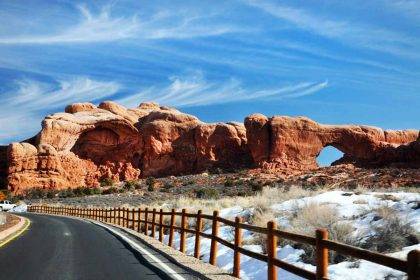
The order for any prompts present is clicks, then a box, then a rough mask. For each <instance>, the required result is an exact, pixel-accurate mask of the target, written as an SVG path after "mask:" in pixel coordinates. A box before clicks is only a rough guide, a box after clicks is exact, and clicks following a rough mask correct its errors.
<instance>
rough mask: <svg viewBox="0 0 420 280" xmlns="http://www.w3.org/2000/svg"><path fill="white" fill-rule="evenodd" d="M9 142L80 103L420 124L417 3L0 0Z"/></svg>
mask: <svg viewBox="0 0 420 280" xmlns="http://www.w3.org/2000/svg"><path fill="white" fill-rule="evenodd" d="M0 98H1V100H2V102H1V103H0V143H2V144H5V143H9V142H11V141H17V140H21V139H25V138H27V137H30V136H32V135H34V134H35V133H37V131H39V129H40V122H41V120H42V118H43V117H44V116H45V115H46V114H49V113H53V112H57V111H62V110H63V109H64V107H65V105H67V104H69V103H72V102H81V101H91V102H94V103H99V102H100V101H102V100H114V101H117V102H120V103H122V104H124V105H126V106H132V107H134V106H137V105H138V104H139V103H141V102H142V101H148V100H154V101H158V102H159V103H162V104H165V105H171V106H175V107H177V108H179V109H180V110H182V111H185V112H188V113H191V114H194V115H196V116H198V117H199V118H200V119H201V120H203V121H206V122H216V121H231V120H234V121H243V118H244V117H245V116H246V115H248V114H251V113H254V112H260V113H263V114H266V115H274V114H277V115H292V116H298V115H305V116H308V117H310V118H312V119H314V120H316V121H319V122H323V123H331V124H345V123H354V124H369V125H374V126H379V127H382V128H392V129H404V128H415V129H419V128H420V121H419V116H420V110H419V108H420V1H416V0H407V1H402V0H401V1H391V0H383V1H379V0H378V1H357V0H355V1H333V0H330V1H308V0H306V1H297V0H294V1H275V0H262V1H252V0H243V1H242V0H233V1H214V0H213V1H174V0H171V1H139V0H135V1H87V2H77V1H63V0H61V1H30V0H27V1H12V0H11V1H5V0H2V1H0Z"/></svg>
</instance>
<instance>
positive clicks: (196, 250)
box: [194, 210, 203, 259]
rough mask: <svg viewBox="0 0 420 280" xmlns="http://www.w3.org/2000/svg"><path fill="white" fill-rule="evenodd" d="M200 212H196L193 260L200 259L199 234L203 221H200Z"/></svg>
mask: <svg viewBox="0 0 420 280" xmlns="http://www.w3.org/2000/svg"><path fill="white" fill-rule="evenodd" d="M201 212H202V211H201V210H198V212H197V219H196V220H195V244H194V258H197V259H199V258H200V237H201V235H200V233H201V228H202V227H203V221H202V219H201Z"/></svg>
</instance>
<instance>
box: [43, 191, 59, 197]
mask: <svg viewBox="0 0 420 280" xmlns="http://www.w3.org/2000/svg"><path fill="white" fill-rule="evenodd" d="M56 194H57V191H55V190H47V191H46V192H45V196H46V198H54V197H55V195H56Z"/></svg>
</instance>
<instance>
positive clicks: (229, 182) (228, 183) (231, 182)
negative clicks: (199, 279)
mask: <svg viewBox="0 0 420 280" xmlns="http://www.w3.org/2000/svg"><path fill="white" fill-rule="evenodd" d="M234 185H235V181H234V180H233V179H232V178H230V177H228V178H226V180H225V187H233V186H234Z"/></svg>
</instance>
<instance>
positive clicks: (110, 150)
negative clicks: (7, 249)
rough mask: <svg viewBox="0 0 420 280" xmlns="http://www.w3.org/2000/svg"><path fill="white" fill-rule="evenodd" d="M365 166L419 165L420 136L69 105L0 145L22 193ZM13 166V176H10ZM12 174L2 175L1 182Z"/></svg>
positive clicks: (155, 108) (1, 165)
mask: <svg viewBox="0 0 420 280" xmlns="http://www.w3.org/2000/svg"><path fill="white" fill-rule="evenodd" d="M328 145H331V146H334V147H336V148H337V149H339V150H341V151H342V152H344V154H345V155H344V157H343V158H342V159H340V160H339V162H343V163H353V164H355V165H358V166H366V167H369V166H390V165H400V166H404V167H414V168H419V167H420V138H419V131H418V130H406V131H383V130H381V129H378V128H374V127H367V126H329V125H321V124H318V123H316V122H314V121H312V120H310V119H307V118H301V117H299V118H291V117H272V118H267V117H265V116H263V115H259V114H256V115H251V116H249V117H247V118H246V119H245V125H243V124H240V123H217V124H206V123H203V122H201V121H200V120H199V119H197V118H196V117H194V116H191V115H188V114H184V113H181V112H179V111H178V110H175V109H173V108H168V107H164V106H159V105H158V104H155V103H142V104H140V105H139V106H138V107H137V108H133V109H127V108H125V107H123V106H121V105H118V104H116V103H114V102H103V103H101V104H100V105H99V106H95V105H93V104H90V103H77V104H72V105H69V106H68V107H67V108H66V110H65V112H64V113H57V114H54V115H50V116H47V117H46V118H45V119H44V121H43V123H42V130H41V131H40V133H39V134H38V135H37V136H36V137H35V138H33V139H31V140H30V141H26V142H23V143H12V144H11V145H9V147H8V149H7V157H6V152H5V149H4V148H1V149H0V175H1V172H2V170H3V174H5V175H7V184H8V187H9V189H10V190H11V191H13V192H15V193H21V192H24V191H25V190H26V189H28V188H32V187H42V188H57V189H63V188H68V187H78V186H96V185H98V184H99V182H100V180H101V179H104V178H112V179H114V180H116V181H118V180H132V179H136V178H139V177H148V176H166V175H180V174H189V173H198V172H202V171H205V170H209V169H213V168H223V169H236V168H242V167H264V168H283V169H287V170H308V169H313V168H316V167H317V164H316V157H317V155H318V154H319V153H320V151H321V150H322V148H323V147H325V146H328ZM6 169H7V170H6ZM3 177H4V176H3Z"/></svg>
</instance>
